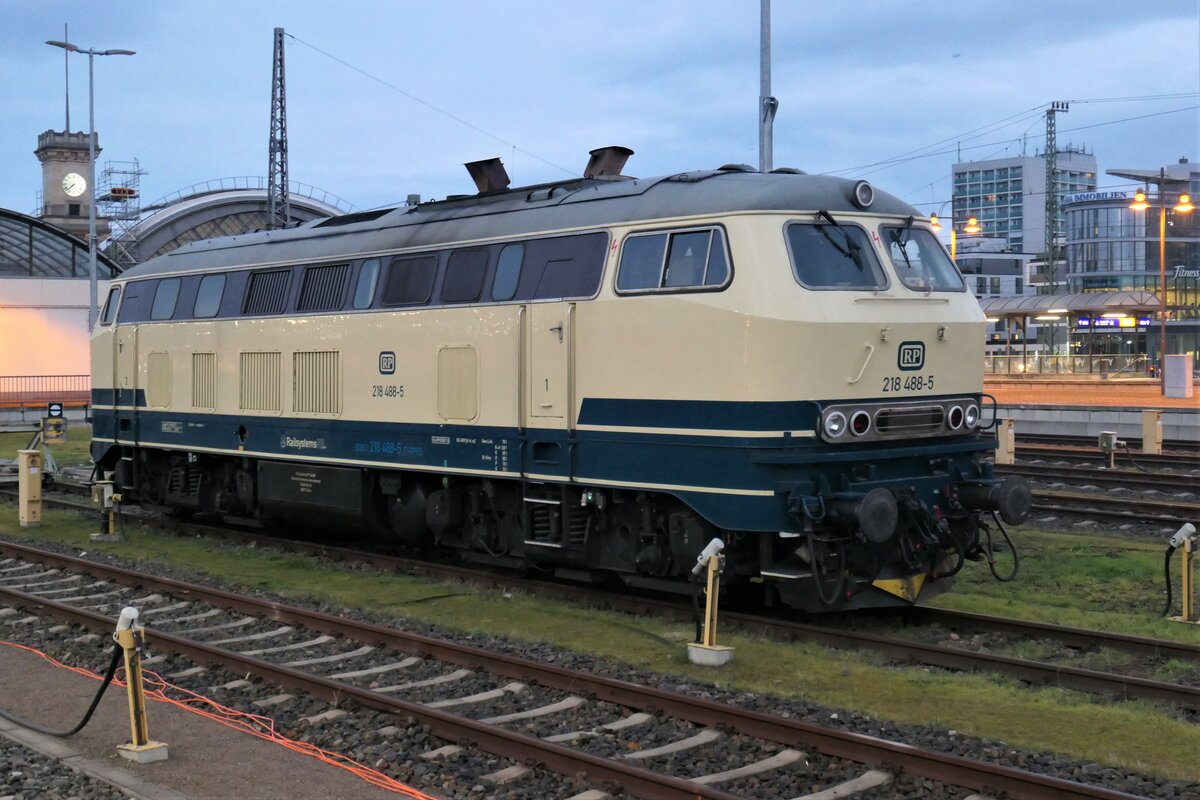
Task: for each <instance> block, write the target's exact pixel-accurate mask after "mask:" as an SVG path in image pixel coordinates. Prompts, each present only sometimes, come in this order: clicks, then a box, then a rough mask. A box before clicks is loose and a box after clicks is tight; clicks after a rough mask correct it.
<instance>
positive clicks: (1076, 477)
mask: <svg viewBox="0 0 1200 800" xmlns="http://www.w3.org/2000/svg"><path fill="white" fill-rule="evenodd" d="M994 470H995V472H996V474H997V475H1022V476H1024V477H1027V478H1036V479H1042V478H1057V479H1059V480H1062V481H1066V480H1071V481H1078V482H1084V481H1086V482H1088V483H1093V484H1095V485H1097V486H1123V487H1139V488H1142V487H1144V488H1147V489H1158V490H1160V491H1162V490H1164V489H1172V488H1174V489H1177V490H1178V491H1189V490H1196V488H1197V487H1196V484H1197V478H1196V476H1194V475H1180V474H1178V473H1174V472H1135V471H1133V470H1105V471H1103V472H1101V471H1098V470H1096V469H1094V468H1092V467H1056V466H1054V465H1051V464H996V465H995V467H994Z"/></svg>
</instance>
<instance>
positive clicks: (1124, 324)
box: [1075, 317, 1150, 328]
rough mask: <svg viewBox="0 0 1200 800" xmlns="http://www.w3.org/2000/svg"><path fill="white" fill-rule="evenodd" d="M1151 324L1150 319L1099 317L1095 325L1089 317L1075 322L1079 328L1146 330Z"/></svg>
mask: <svg viewBox="0 0 1200 800" xmlns="http://www.w3.org/2000/svg"><path fill="white" fill-rule="evenodd" d="M1149 324H1150V318H1149V317H1138V318H1136V319H1135V318H1133V317H1097V318H1096V320H1095V322H1094V324H1093V321H1092V320H1091V319H1090V318H1088V317H1080V318H1079V319H1078V320H1076V321H1075V326H1076V327H1077V328H1144V327H1146V326H1147V325H1149Z"/></svg>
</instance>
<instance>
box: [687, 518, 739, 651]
mask: <svg viewBox="0 0 1200 800" xmlns="http://www.w3.org/2000/svg"><path fill="white" fill-rule="evenodd" d="M724 549H725V542H723V541H722V540H720V539H713V540H712V541H710V542H709V543H708V545H707V546H705V548H704V549H703V550H702V551H701V552H700V555H699V556H697V557H696V566H694V567H692V576H693V577H697V576H699V575H700V573H701V572H704V571H705V569H707V570H708V580H707V586H706V588H705V593H704V594H705V597H704V628H703V632H702V633H701V635H700V641H698V642H691V643H689V644H688V661H691V662H692V663H693V664H701V665H703V666H707V667H720V666H724V665H725V664H728V663H729V660H730V659H732V658H733V648H732V647H722V646H721V645H719V644H717V597H718V595H720V593H721V565H722V562H724V560H725V559H724V558H723V557H722V556H721V551H722V550H724Z"/></svg>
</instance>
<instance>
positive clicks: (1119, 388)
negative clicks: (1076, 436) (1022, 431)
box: [983, 377, 1200, 410]
mask: <svg viewBox="0 0 1200 800" xmlns="http://www.w3.org/2000/svg"><path fill="white" fill-rule="evenodd" d="M983 390H984V391H985V392H987V393H988V394H991V395H994V396H995V398H996V401H997V402H998V403H1000V405H1002V406H1008V405H1036V406H1046V405H1063V406H1083V407H1086V408H1101V407H1108V408H1138V409H1154V408H1161V409H1168V408H1170V409H1183V410H1191V409H1200V389H1197V391H1196V393H1195V396H1194V397H1191V398H1177V397H1163V395H1162V392H1161V390H1160V388H1159V384H1158V382H1157V381H1131V382H1128V383H1126V382H1117V381H1095V382H1091V381H1069V380H1054V379H1049V378H1044V379H1033V378H1029V379H1023V380H995V379H988V378H986V377H985V378H984V381H983Z"/></svg>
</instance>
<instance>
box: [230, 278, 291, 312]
mask: <svg viewBox="0 0 1200 800" xmlns="http://www.w3.org/2000/svg"><path fill="white" fill-rule="evenodd" d="M291 277H292V271H291V270H290V269H273V270H270V271H268V272H254V273H251V275H250V284H249V286H247V287H246V302H245V303H243V304H242V313H243V314H249V315H252V316H257V315H259V314H282V313H283V309H284V307H285V306H286V305H287V296H288V287H289V285H290V284H291V282H292V281H291Z"/></svg>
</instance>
